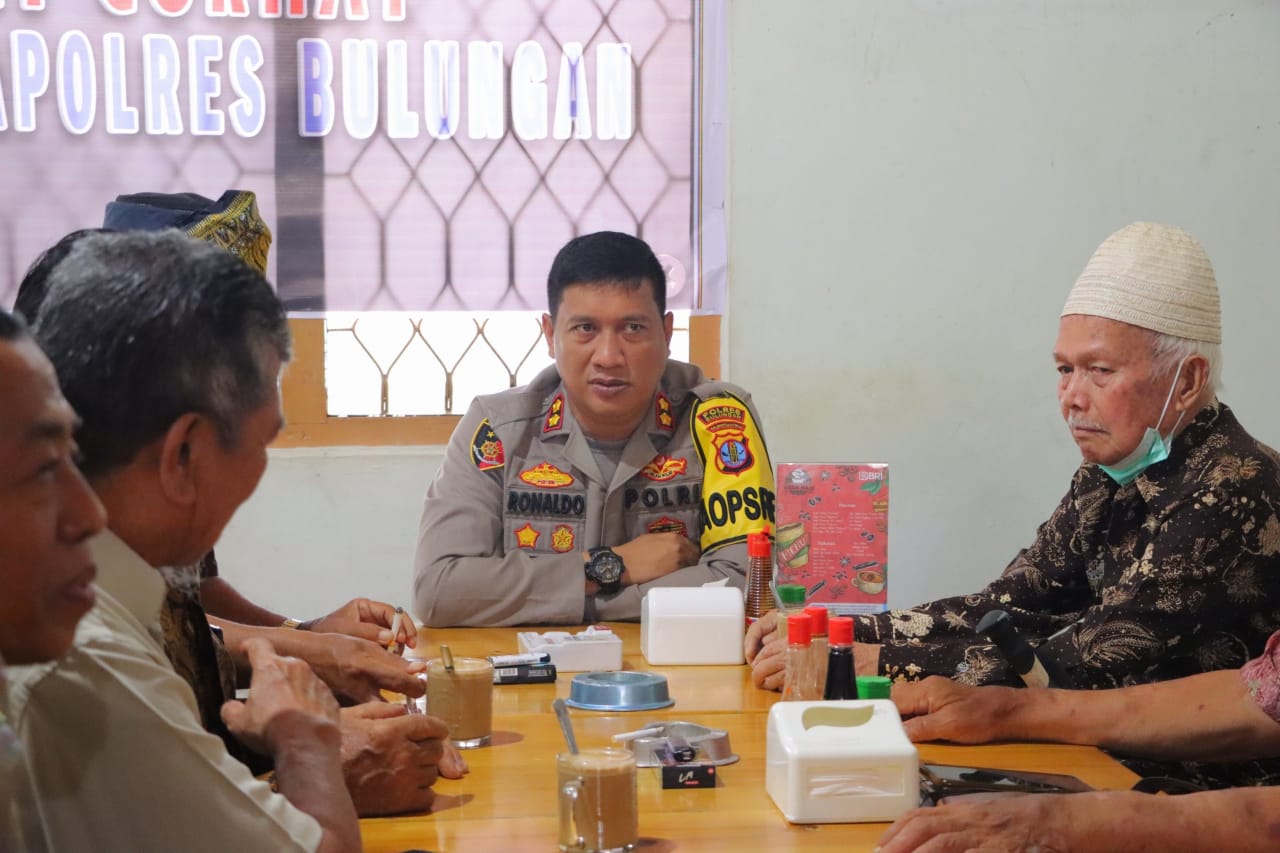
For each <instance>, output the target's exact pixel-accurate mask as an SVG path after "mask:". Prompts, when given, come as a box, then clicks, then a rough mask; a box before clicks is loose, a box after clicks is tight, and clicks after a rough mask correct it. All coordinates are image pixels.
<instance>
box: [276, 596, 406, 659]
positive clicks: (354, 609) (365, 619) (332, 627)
mask: <svg viewBox="0 0 1280 853" xmlns="http://www.w3.org/2000/svg"><path fill="white" fill-rule="evenodd" d="M395 618H396V609H395V608H394V607H392V606H391V605H390V604H384V603H383V602H381V601H373V600H371V599H368V598H353V599H351V600H350V601H348V602H347V603H346V604H344V605H342V606H341V607H339V608H338V609H337V610H335V611H333V612H332V613H330V614H329V615H328V616H321V617H320V618H319V619H310V620H308V621H306V622H303V623H302V624H301V625H300V626H298V627H299V628H300V629H301V630H303V631H316V632H318V633H322V634H346V635H348V636H350V637H359V638H360V639H362V640H368V641H369V642H371V643H377V644H378V645H380V646H382V647H383V648H384V649H385V648H386V647H387V646H389V645H391V641H392V639H394V640H395V642H397V643H399V644H400V645H401V646H417V645H418V626H417V625H415V624H414V622H413V619H412V618H411V617H410V616H409V614H408V612H402V613H401V614H400V630H399V631H398V632H396V636H395V637H394V638H393V637H392V636H391V624H392V622H394V621H395Z"/></svg>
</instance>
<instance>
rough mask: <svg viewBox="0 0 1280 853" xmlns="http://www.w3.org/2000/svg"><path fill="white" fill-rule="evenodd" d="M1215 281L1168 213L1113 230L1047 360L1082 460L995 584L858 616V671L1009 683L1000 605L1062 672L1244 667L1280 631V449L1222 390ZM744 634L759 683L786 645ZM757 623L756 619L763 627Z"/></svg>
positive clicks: (1119, 677)
mask: <svg viewBox="0 0 1280 853" xmlns="http://www.w3.org/2000/svg"><path fill="white" fill-rule="evenodd" d="M1221 340H1222V333H1221V326H1220V311H1219V304H1218V289H1217V284H1216V282H1215V281H1214V277H1213V270H1212V267H1211V266H1210V264H1209V259H1208V258H1207V257H1206V255H1205V253H1204V250H1203V249H1202V248H1201V247H1200V244H1199V243H1198V242H1196V240H1195V239H1194V238H1193V237H1192V236H1191V235H1190V234H1188V233H1187V232H1186V231H1184V230H1182V229H1180V228H1175V227H1172V226H1168V225H1158V224H1152V223H1142V222H1139V223H1134V224H1132V225H1129V226H1127V227H1125V228H1123V229H1121V230H1120V231H1118V232H1116V233H1115V234H1112V235H1111V236H1110V237H1108V238H1107V239H1106V241H1105V242H1104V243H1103V244H1102V245H1101V247H1099V249H1098V250H1097V252H1096V253H1095V254H1094V256H1093V257H1092V258H1091V259H1090V260H1089V262H1088V264H1087V265H1086V267H1085V269H1084V272H1083V273H1082V274H1081V275H1080V278H1079V280H1078V281H1077V282H1076V284H1075V287H1074V288H1073V289H1072V290H1071V293H1070V295H1069V296H1068V298H1067V302H1066V305H1065V307H1064V308H1063V310H1062V318H1061V322H1060V326H1059V333H1058V340H1057V343H1056V345H1055V347H1054V361H1055V363H1056V365H1057V371H1058V399H1059V402H1060V404H1061V407H1062V415H1063V418H1064V419H1065V420H1066V421H1067V425H1068V427H1069V428H1070V429H1071V434H1072V436H1073V437H1074V438H1075V440H1076V443H1077V445H1078V446H1079V447H1080V451H1081V454H1082V456H1083V457H1084V464H1082V465H1081V466H1080V468H1079V470H1077V471H1076V474H1075V476H1074V477H1073V478H1072V482H1071V487H1070V489H1069V490H1068V491H1067V494H1066V496H1065V497H1064V498H1063V499H1062V502H1061V503H1060V504H1059V505H1058V507H1057V509H1056V510H1055V511H1054V513H1053V515H1052V516H1051V517H1050V518H1049V520H1048V521H1046V522H1045V523H1044V524H1042V525H1041V526H1040V529H1039V531H1038V532H1037V535H1036V538H1035V541H1034V542H1033V543H1032V544H1031V546H1030V547H1029V548H1027V549H1025V550H1023V551H1021V552H1020V553H1019V554H1018V555H1017V556H1016V557H1014V559H1013V561H1012V563H1010V564H1009V566H1008V568H1006V569H1005V571H1004V573H1003V575H1002V576H1001V577H1000V578H998V579H996V580H995V581H993V582H992V583H990V584H989V585H988V586H987V587H986V588H985V589H983V590H981V591H979V592H977V593H975V594H973V595H967V596H959V597H955V598H947V599H942V600H939V601H934V602H930V603H928V604H923V605H920V606H919V607H915V608H911V609H908V610H894V611H890V612H888V613H884V614H878V615H875V616H861V617H857V619H856V624H855V640H856V641H858V645H857V648H856V650H855V656H856V659H857V668H858V671H859V673H865V674H881V675H887V676H890V677H892V678H894V679H897V680H914V679H917V678H923V677H924V676H927V675H943V676H947V677H949V678H952V679H955V680H957V681H960V682H965V683H969V684H992V683H1001V682H1007V683H1016V678H1017V676H1016V674H1015V672H1014V670H1013V669H1012V667H1011V666H1010V664H1009V662H1008V661H1007V660H1006V659H1005V657H1004V656H1003V655H1002V654H1001V652H1000V651H999V650H998V649H996V648H995V647H993V646H992V645H990V644H989V643H988V642H987V641H986V640H985V639H984V638H982V637H979V636H977V635H975V630H974V629H975V627H976V625H977V623H978V622H979V620H981V619H982V618H983V616H985V615H986V614H987V613H988V612H990V611H993V610H1004V611H1006V612H1007V613H1008V614H1009V616H1010V621H1011V623H1012V625H1013V626H1014V627H1015V628H1016V629H1017V631H1018V632H1020V633H1021V635H1022V637H1023V638H1024V639H1025V640H1027V641H1028V642H1029V643H1030V644H1031V645H1032V646H1035V647H1037V652H1038V654H1039V656H1040V657H1041V658H1042V659H1043V660H1044V661H1045V663H1046V664H1048V665H1049V668H1050V669H1052V670H1054V671H1055V673H1056V675H1057V680H1056V682H1055V686H1059V687H1071V688H1102V687H1117V686H1123V685H1128V684H1135V683H1143V682H1152V681H1162V680H1167V679H1172V678H1180V677H1182V676H1185V675H1190V674H1194V673H1200V672H1206V671H1210V670H1216V669H1223V668H1229V667H1239V666H1240V665H1241V664H1243V663H1244V662H1245V661H1246V660H1247V659H1248V658H1249V657H1250V656H1251V655H1256V654H1258V653H1259V652H1261V651H1262V648H1263V646H1264V644H1265V643H1266V640H1267V638H1268V636H1269V635H1270V634H1271V632H1273V631H1275V630H1276V629H1277V628H1280V517H1278V515H1280V459H1278V458H1277V456H1276V454H1275V452H1274V451H1272V450H1271V449H1270V448H1268V447H1266V446H1264V445H1263V444H1261V443H1259V442H1258V441H1256V440H1255V439H1253V438H1252V437H1251V436H1250V435H1249V434H1248V433H1247V432H1245V430H1244V429H1243V428H1242V427H1241V426H1240V424H1239V422H1238V421H1237V420H1236V418H1235V416H1234V415H1233V414H1232V413H1231V410H1230V409H1229V408H1228V407H1227V406H1225V405H1224V404H1222V403H1220V402H1219V401H1218V400H1217V398H1216V396H1215V388H1216V386H1217V383H1218V374H1219V366H1220V360H1221V357H1220V353H1219V345H1220V343H1221ZM762 623H763V624H762V625H761V627H760V628H758V629H753V630H752V631H751V632H749V634H748V637H747V658H748V660H750V661H752V665H753V674H754V676H755V680H756V682H757V684H760V685H761V686H765V687H769V686H774V685H775V684H776V682H777V673H778V672H780V669H781V667H780V666H778V663H779V661H780V660H781V656H780V655H779V651H780V650H779V649H778V648H777V646H776V644H772V643H771V644H767V645H765V646H764V647H763V648H762V647H761V645H760V638H761V637H762V636H768V635H767V634H766V633H764V632H766V631H767V630H768V628H769V626H770V625H771V624H772V621H771V620H762ZM758 624H760V623H758Z"/></svg>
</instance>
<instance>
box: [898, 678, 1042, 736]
mask: <svg viewBox="0 0 1280 853" xmlns="http://www.w3.org/2000/svg"><path fill="white" fill-rule="evenodd" d="M1025 693H1026V691H1024V690H1015V689H1014V688H1012V687H994V686H993V687H971V686H969V685H965V684H957V683H956V682H954V681H952V680H950V679H948V678H943V677H941V676H938V675H934V676H931V677H929V678H926V679H925V680H924V681H919V682H916V683H914V684H895V685H894V686H893V701H894V704H896V705H897V706H898V712H899V713H900V714H902V717H903V720H904V722H903V727H904V728H905V729H906V730H907V736H908V737H910V738H911V740H913V741H917V742H919V741H928V740H948V741H952V742H953V743H987V742H989V741H992V740H998V739H1000V738H1001V737H1003V736H1004V735H1003V733H1002V732H1001V731H1000V724H1001V722H1002V721H1004V720H1006V719H1008V717H1009V714H1010V713H1011V712H1012V710H1013V708H1014V707H1015V706H1016V705H1017V703H1018V701H1019V694H1025ZM907 717H910V718H911V719H907Z"/></svg>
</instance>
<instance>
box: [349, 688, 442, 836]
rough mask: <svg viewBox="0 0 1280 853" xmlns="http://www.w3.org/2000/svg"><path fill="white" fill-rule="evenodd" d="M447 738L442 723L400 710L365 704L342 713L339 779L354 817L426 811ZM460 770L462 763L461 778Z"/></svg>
mask: <svg viewBox="0 0 1280 853" xmlns="http://www.w3.org/2000/svg"><path fill="white" fill-rule="evenodd" d="M448 733H449V730H448V728H447V727H446V726H445V724H444V722H443V721H441V720H439V719H437V718H435V717H431V716H427V715H425V714H408V713H406V712H405V709H404V706H402V705H394V704H387V703H378V702H371V703H368V704H364V705H356V706H355V707H352V708H344V709H342V776H343V779H344V780H345V781H346V783H347V790H348V791H350V792H351V799H352V801H353V802H354V803H355V805H356V811H357V812H358V813H359V815H360V816H361V817H372V816H375V815H388V814H401V813H404V812H414V811H416V812H420V811H426V810H427V809H428V808H430V807H431V802H432V800H433V799H435V792H434V791H432V790H431V786H432V785H434V784H435V782H436V777H437V776H438V775H439V773H440V770H441V765H442V763H443V761H444V755H445V750H446V743H445V741H444V738H445V737H446V736H447V735H448ZM450 748H451V747H450ZM457 760H459V761H460V760H461V758H460V757H458V759H457ZM465 767H466V765H465V762H464V763H463V772H465ZM451 769H455V770H456V767H451Z"/></svg>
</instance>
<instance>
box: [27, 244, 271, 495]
mask: <svg viewBox="0 0 1280 853" xmlns="http://www.w3.org/2000/svg"><path fill="white" fill-rule="evenodd" d="M35 331H36V338H37V340H38V341H39V343H40V345H41V346H42V347H43V348H44V350H45V352H46V354H47V355H48V356H49V360H50V361H51V362H53V366H54V369H55V370H57V372H58V378H59V380H60V381H61V383H62V390H63V394H64V395H65V396H66V398H67V401H68V402H69V403H71V405H72V406H73V407H74V408H75V410H76V411H77V412H79V413H80V416H81V418H83V424H82V426H81V427H80V429H79V430H78V431H77V434H76V439H77V441H78V442H79V444H80V449H81V452H82V453H83V456H84V461H83V464H82V468H83V470H84V472H85V475H86V476H89V477H98V476H101V475H102V474H105V473H107V472H109V471H111V470H113V469H115V468H117V467H120V466H123V465H126V464H128V462H129V461H130V460H132V459H133V458H134V456H135V455H136V454H137V453H138V451H140V450H141V449H142V448H143V447H145V446H146V445H147V444H149V443H150V442H152V441H153V440H155V439H156V438H159V437H160V436H162V435H164V433H165V432H166V431H167V430H168V429H169V428H170V427H171V426H172V425H173V423H174V421H176V420H177V419H178V418H179V417H181V416H182V415H184V414H187V413H199V414H202V415H205V416H206V417H208V418H209V419H210V420H211V421H212V422H213V423H214V424H215V425H216V427H217V430H218V435H219V438H220V439H221V440H222V442H223V443H224V445H226V446H228V447H234V446H235V445H236V444H237V443H238V442H239V433H240V429H241V427H242V426H243V423H244V421H245V419H246V418H247V417H248V416H249V414H251V413H252V412H253V411H254V410H256V409H257V408H259V407H260V406H261V405H262V404H263V402H264V401H265V400H266V399H267V398H268V395H269V394H270V392H271V390H272V388H273V387H274V386H275V383H276V375H275V373H274V372H273V371H271V369H270V368H269V367H268V365H269V364H270V363H271V359H270V356H273V355H274V356H276V357H278V358H279V361H280V362H281V363H283V362H286V361H288V360H289V351H290V347H289V327H288V323H287V321H286V319H285V313H284V308H283V306H282V305H281V304H280V300H279V299H277V298H276V295H275V293H274V292H273V291H272V289H271V285H270V284H268V283H267V281H266V279H264V278H263V277H262V276H261V275H259V274H258V273H257V272H256V271H255V270H253V269H252V268H251V267H249V266H248V265H247V264H245V263H244V262H243V261H241V260H240V259H239V258H237V257H235V256H234V255H232V254H231V253H229V252H227V251H225V250H223V249H221V248H219V247H217V246H214V245H212V244H209V243H203V242H200V241H198V240H194V239H192V238H190V237H187V236H185V235H183V234H182V233H180V232H178V231H175V230H172V229H170V230H168V231H155V232H143V231H133V232H127V233H126V232H120V233H104V234H93V235H89V236H86V237H84V238H83V239H81V240H79V241H77V242H76V243H75V245H74V246H72V247H71V250H70V251H69V252H68V254H67V256H66V257H65V258H64V259H63V260H61V261H60V262H58V263H57V264H56V265H55V266H54V267H53V269H52V270H51V271H50V272H49V279H48V295H47V296H46V298H45V301H44V304H43V306H42V307H41V310H40V314H39V320H38V322H37V323H36V329H35Z"/></svg>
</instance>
